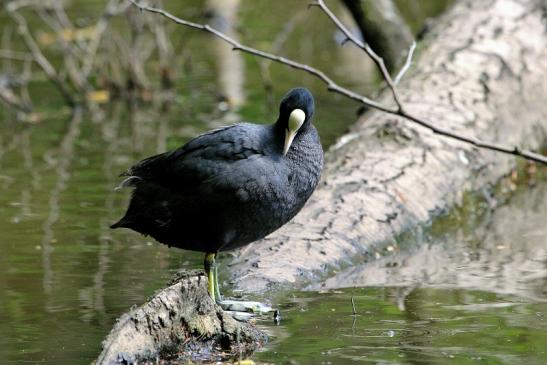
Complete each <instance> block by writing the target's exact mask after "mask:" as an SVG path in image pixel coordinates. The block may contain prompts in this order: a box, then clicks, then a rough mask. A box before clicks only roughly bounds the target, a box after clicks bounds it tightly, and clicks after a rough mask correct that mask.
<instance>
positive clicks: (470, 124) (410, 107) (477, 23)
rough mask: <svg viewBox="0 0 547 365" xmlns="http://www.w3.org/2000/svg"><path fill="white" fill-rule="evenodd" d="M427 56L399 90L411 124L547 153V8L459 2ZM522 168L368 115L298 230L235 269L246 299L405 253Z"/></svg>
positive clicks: (243, 257)
mask: <svg viewBox="0 0 547 365" xmlns="http://www.w3.org/2000/svg"><path fill="white" fill-rule="evenodd" d="M419 48H420V49H419V52H418V56H419V59H417V60H414V65H413V67H412V69H411V70H410V74H409V75H407V76H406V78H405V79H404V80H403V82H402V83H401V84H400V85H399V86H398V89H399V93H400V96H401V99H402V101H403V103H404V104H405V108H406V110H407V111H408V112H410V113H411V114H414V115H417V116H419V117H422V118H425V119H427V120H429V121H430V122H431V123H434V124H438V125H441V126H443V127H445V128H450V129H452V130H454V131H456V132H458V133H460V134H463V135H468V136H473V137H477V138H479V139H483V140H487V141H492V142H499V143H503V144H507V145H510V146H511V145H514V146H521V147H524V148H529V149H535V150H537V149H541V148H542V147H543V146H545V142H546V136H547V118H545V116H546V115H547V102H546V100H547V77H546V75H547V32H546V28H545V2H544V1H542V0H541V1H538V0H460V1H457V2H456V3H455V4H454V6H453V7H452V8H451V9H449V10H448V11H447V13H445V14H444V15H443V16H441V17H440V18H439V19H438V21H437V23H436V24H435V25H434V26H433V27H432V29H431V31H430V32H429V33H428V34H427V35H426V38H425V39H424V41H423V42H422V43H421V44H420V45H419ZM363 57H364V56H363ZM389 96H390V95H389V93H388V92H385V93H384V95H383V99H384V100H388V98H389ZM317 113H318V114H319V113H321V105H318V106H317ZM332 122H333V123H336V121H335V120H333V121H332ZM518 161H519V160H518V159H516V158H514V157H512V156H508V155H504V154H500V153H496V152H492V151H488V150H481V149H477V148H475V147H473V146H471V145H469V144H465V143H461V142H456V141H454V140H450V139H447V138H444V137H441V136H439V135H435V134H433V133H432V132H430V131H429V130H426V129H424V128H422V127H420V126H416V125H414V124H412V123H410V122H409V121H407V120H403V119H401V118H398V117H395V116H393V115H388V114H386V113H382V112H378V111H373V112H369V113H366V114H365V115H364V116H363V117H362V118H361V119H360V120H359V121H358V122H357V124H356V125H355V126H354V127H353V128H352V129H351V131H350V133H348V134H346V135H345V136H343V137H342V138H341V139H340V140H339V142H338V143H336V144H335V145H334V146H333V147H332V148H331V149H330V151H328V153H327V154H326V162H325V170H324V173H323V180H322V183H321V184H320V186H319V187H318V188H317V190H316V192H315V193H314V195H313V196H312V198H311V199H310V201H309V202H308V204H307V205H306V206H305V207H304V209H303V210H302V211H301V212H300V213H299V214H298V215H297V216H296V217H295V219H293V220H292V221H291V222H290V223H289V224H287V225H285V226H284V227H282V228H281V229H280V230H278V231H277V232H275V233H274V234H272V235H270V236H269V237H267V238H266V239H264V240H262V241H259V242H255V243H253V244H252V245H251V246H248V247H246V248H244V249H243V250H242V251H241V252H240V254H239V255H238V257H236V258H235V259H234V260H233V262H232V263H231V264H230V266H231V270H230V274H231V275H232V282H233V283H234V285H235V287H236V289H240V290H243V291H244V292H261V291H266V290H269V289H271V288H275V287H279V286H288V287H290V288H294V287H295V286H296V287H298V286H300V287H301V286H303V285H304V284H306V283H308V282H310V281H317V280H320V279H321V278H325V277H326V276H327V275H328V274H329V272H332V270H333V269H337V268H339V267H344V266H349V265H354V264H359V263H363V262H366V261H369V260H371V259H374V258H376V257H381V256H384V255H386V254H389V252H397V251H398V250H400V249H401V248H400V245H399V242H398V238H399V237H401V235H402V234H403V233H409V232H411V231H412V230H413V229H415V228H417V227H420V226H423V225H425V224H428V222H430V221H431V220H432V219H434V218H435V217H437V216H438V215H439V214H442V213H444V212H447V211H449V210H450V209H451V208H452V207H454V206H455V205H457V204H458V203H459V202H461V199H462V196H463V195H464V192H466V191H478V190H482V189H485V188H488V186H491V185H492V184H495V183H496V182H497V181H498V180H499V179H500V178H501V177H502V176H504V175H505V174H507V173H509V172H510V171H511V169H513V168H514V167H515V166H516V165H517V162H518ZM520 161H522V160H520ZM539 168H544V167H543V166H541V167H539ZM388 248H391V251H388V250H387V249H388Z"/></svg>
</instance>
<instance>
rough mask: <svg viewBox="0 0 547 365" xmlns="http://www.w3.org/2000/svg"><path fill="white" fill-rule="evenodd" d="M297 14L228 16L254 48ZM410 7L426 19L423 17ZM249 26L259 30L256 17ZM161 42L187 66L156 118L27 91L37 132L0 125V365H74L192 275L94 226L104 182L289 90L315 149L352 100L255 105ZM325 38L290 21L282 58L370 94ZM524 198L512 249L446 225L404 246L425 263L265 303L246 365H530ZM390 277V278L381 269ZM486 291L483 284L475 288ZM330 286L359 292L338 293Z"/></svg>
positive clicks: (530, 225) (102, 216)
mask: <svg viewBox="0 0 547 365" xmlns="http://www.w3.org/2000/svg"><path fill="white" fill-rule="evenodd" d="M74 3H78V6H76V5H73V7H72V8H71V9H69V10H70V12H69V13H70V14H71V15H74V16H76V17H82V18H85V17H89V16H92V15H90V14H98V9H101V8H102V6H103V5H104V2H101V1H88V2H74ZM296 3H298V4H300V5H301V6H299V9H300V8H302V9H303V11H304V14H306V13H305V12H306V11H307V10H305V9H306V7H305V3H306V2H294V1H292V0H291V1H288V0H287V1H281V2H279V4H280V5H278V6H270V5H269V4H268V3H267V2H265V1H259V2H256V3H254V2H253V4H254V5H250V2H243V4H244V5H243V6H242V8H241V11H240V12H239V17H240V22H241V23H242V24H244V25H245V26H244V27H243V28H244V29H246V31H244V32H241V37H242V39H243V40H244V41H246V42H248V43H251V44H254V45H256V46H258V47H261V48H263V49H268V47H269V46H271V43H272V41H273V38H274V37H275V35H276V34H277V33H278V32H279V30H280V29H281V28H282V27H283V25H284V24H285V22H286V20H287V9H296V8H295V5H294V4H296ZM425 3H429V5H428V6H431V7H432V8H431V9H429V10H428V11H430V12H433V11H434V10H435V9H433V8H434V7H435V6H436V5H435V4H436V3H438V2H434V1H429V2H424V4H425ZM187 4H190V5H188V6H186V7H185V8H184V9H185V11H187V12H188V13H189V14H196V13H198V12H199V11H200V9H201V7H202V4H201V2H199V1H193V2H188V3H187ZM431 4H433V5H431ZM84 5H85V6H84ZM424 7H425V6H424ZM94 12H95V13H94ZM264 13H268V17H267V18H266V20H264V18H263V17H259V16H261V15H263V14H264ZM179 14H182V15H184V12H183V11H180V12H179ZM4 19H5V18H4V15H3V14H0V20H4ZM258 19H261V20H260V21H258ZM299 19H300V18H299ZM31 25H32V24H31ZM416 28H417V27H416ZM326 30H329V31H326ZM172 34H173V37H179V36H180V37H181V38H184V39H185V40H187V43H184V45H185V46H184V47H186V48H185V49H186V51H184V50H182V49H177V51H176V52H177V55H180V57H181V59H184V60H185V61H181V62H182V65H181V67H182V66H187V67H185V68H184V72H183V73H182V75H180V84H177V90H176V91H177V96H176V99H175V103H174V106H173V107H172V108H171V109H170V110H169V111H167V112H163V113H162V112H160V111H159V108H156V107H154V105H145V106H142V107H140V108H137V109H134V108H131V107H129V106H128V105H127V104H126V103H123V102H120V103H114V104H112V105H109V106H108V107H104V108H102V109H100V110H98V111H95V112H93V113H84V114H83V115H82V116H81V118H71V117H70V116H69V115H68V112H67V111H66V109H65V108H64V107H63V106H62V103H61V101H60V100H59V99H58V98H56V97H55V96H52V95H51V85H49V84H47V83H44V82H42V81H41V80H36V82H35V83H34V85H33V88H32V92H33V94H34V95H35V96H36V97H35V98H34V100H35V102H36V104H37V105H36V107H37V108H38V109H39V110H40V111H41V112H42V113H43V117H42V121H41V122H40V123H39V124H36V125H27V124H22V123H19V122H17V121H16V118H15V117H14V115H13V114H12V113H9V112H7V111H6V110H4V109H2V110H0V117H1V119H0V364H15V363H44V364H87V363H90V362H91V361H92V360H93V359H94V358H95V357H96V356H97V354H98V353H99V351H100V343H101V340H102V339H103V338H104V336H105V335H106V334H107V333H108V332H109V330H110V328H111V327H112V325H113V323H114V321H115V319H116V318H117V317H118V316H119V315H120V314H122V313H123V312H125V311H126V310H127V309H128V308H129V307H131V306H132V305H138V304H141V303H142V302H143V301H145V300H146V298H147V297H148V296H149V295H151V294H153V292H154V291H155V290H157V289H158V288H160V287H161V286H163V285H164V284H165V282H166V281H167V280H168V279H169V277H170V276H171V275H172V273H173V272H174V271H176V270H177V269H179V268H185V267H186V268H195V267H200V266H201V263H202V257H201V254H195V253H191V252H185V251H180V250H175V249H168V248H167V247H164V246H162V245H157V244H156V243H154V242H152V241H151V240H149V239H147V238H145V237H142V236H140V235H138V234H135V233H133V232H130V231H123V230H118V231H111V230H109V229H108V225H109V224H111V223H112V222H114V221H115V220H116V219H117V218H118V217H119V216H120V215H121V214H122V213H123V210H124V208H125V206H126V203H127V198H128V196H127V192H121V193H119V192H115V191H114V190H113V188H114V187H115V186H116V185H117V183H118V182H119V179H118V177H117V176H118V174H119V172H120V171H123V170H124V169H126V168H127V167H128V166H130V164H131V163H132V162H134V161H137V160H139V159H141V158H143V157H146V156H148V155H150V154H154V153H157V152H162V151H165V150H167V149H170V148H174V147H176V146H178V145H180V144H181V143H183V142H184V141H186V140H188V139H189V138H191V137H192V136H194V135H196V134H197V133H200V132H202V131H205V130H208V129H210V128H213V127H216V126H219V125H223V124H227V123H231V122H233V121H238V120H241V119H243V120H255V121H262V122H263V123H269V122H273V121H274V120H275V118H276V108H277V102H278V100H279V97H280V96H281V95H283V94H284V93H285V91H286V90H287V89H288V88H290V87H293V86H297V85H303V86H306V87H308V88H310V89H311V90H312V91H313V93H314V95H315V97H316V104H317V116H316V125H317V126H318V128H319V130H320V134H321V137H322V140H323V143H324V144H325V146H328V145H330V144H331V143H332V142H333V141H334V139H335V137H336V136H338V135H340V134H341V133H342V132H343V131H344V130H345V129H346V128H347V127H348V125H350V124H351V123H352V122H353V121H354V120H355V119H356V115H355V110H356V106H355V105H354V104H353V103H351V102H349V101H347V100H345V99H343V98H341V97H338V96H336V95H333V94H330V93H327V92H326V91H324V87H323V86H322V85H321V84H319V83H318V82H316V81H315V80H313V79H312V78H311V77H309V76H307V75H305V74H302V73H298V72H294V71H290V70H288V69H287V68H283V67H280V66H276V65H272V66H271V75H272V79H273V80H274V89H273V94H272V96H271V97H268V94H267V92H266V91H265V89H264V87H263V85H262V77H261V75H260V72H259V67H258V65H257V62H256V60H254V59H253V58H250V57H242V56H241V55H237V54H235V53H233V52H231V51H229V49H228V50H227V49H226V48H225V47H223V45H221V44H216V43H214V42H211V40H210V39H209V38H208V37H207V36H206V35H204V34H202V33H195V32H191V31H187V30H181V31H180V33H178V31H177V32H175V31H173V32H172ZM179 34H180V35H179ZM310 35H311V36H310ZM334 39H335V35H334V32H333V31H332V28H331V26H330V24H329V23H328V20H326V19H325V18H324V17H322V16H320V15H319V14H316V13H313V14H312V15H303V16H302V17H301V19H300V20H298V23H297V26H296V27H295V30H294V33H293V34H292V36H291V37H290V40H289V41H287V43H286V45H285V46H284V47H283V51H282V53H283V54H286V55H288V56H290V57H294V58H296V59H299V60H301V61H304V62H309V63H311V64H313V65H316V66H318V67H320V68H323V69H325V70H327V71H328V72H329V73H331V74H332V75H334V76H335V77H336V78H337V79H338V80H340V82H341V83H342V84H344V85H348V86H352V87H354V88H355V89H356V90H358V91H362V92H367V91H370V90H372V89H373V88H374V82H373V81H371V80H372V79H374V77H373V76H371V74H370V72H368V70H370V64H369V63H368V62H363V58H362V57H361V54H360V53H359V52H357V51H356V50H352V49H351V48H348V47H344V48H340V47H337V46H336V44H335V41H334ZM188 49H190V50H191V51H190V55H191V57H190V58H189V56H188V52H189V51H188ZM185 52H186V53H185ZM234 65H236V66H234ZM237 65H239V66H237ZM190 66H191V67H190ZM348 70H349V71H348ZM219 95H224V96H227V97H228V99H229V100H230V102H231V103H233V104H234V105H237V106H238V108H236V109H234V110H237V112H236V111H228V112H226V111H224V109H225V107H224V105H223V104H222V102H219ZM268 100H274V103H273V104H272V103H271V102H269V101H268ZM542 184H543V183H542ZM540 186H543V185H540ZM541 189H543V190H539V191H540V192H539V193H537V192H536V193H533V194H535V195H533V194H532V193H531V192H523V193H520V195H519V196H522V197H523V198H522V199H524V200H525V201H528V203H526V204H528V205H526V204H524V203H518V201H519V200H518V199H515V201H517V203H514V207H515V209H514V211H511V213H507V214H508V215H509V216H511V217H515V219H513V220H512V221H511V222H512V224H514V226H515V229H514V230H512V231H514V232H515V233H514V234H513V235H506V234H505V233H503V232H504V231H501V232H502V233H500V236H499V237H494V238H492V237H491V236H488V235H485V230H486V231H487V232H490V231H496V227H499V228H500V229H501V228H503V227H506V226H507V225H508V224H507V221H502V223H496V222H499V221H497V220H493V221H492V222H493V223H491V224H490V226H488V227H487V228H484V227H482V226H481V225H480V222H482V220H480V221H479V220H477V221H476V222H475V221H474V220H473V219H470V220H469V222H471V223H469V222H468V221H456V222H454V223H455V225H456V226H463V227H465V228H466V230H465V232H464V233H465V234H463V233H461V232H460V233H459V236H458V233H457V232H456V233H451V234H449V235H447V238H444V239H442V237H441V239H436V240H434V241H431V242H430V244H429V245H425V246H420V247H426V248H429V249H430V251H427V249H424V248H422V249H421V250H420V249H416V250H414V251H412V250H411V251H410V252H409V253H407V254H406V256H402V255H401V256H393V257H392V256H389V257H390V258H387V257H386V258H384V259H379V260H378V261H377V263H374V265H364V266H363V267H355V268H352V270H354V271H352V270H346V271H342V272H340V273H338V274H337V275H336V276H335V277H334V278H332V279H330V280H329V281H327V282H326V283H325V286H321V285H318V286H317V287H315V288H311V289H312V291H310V292H301V293H294V294H290V295H289V296H285V297H283V298H280V299H276V300H277V301H278V303H276V304H277V305H279V306H280V307H281V308H282V312H283V322H282V324H281V326H279V327H275V326H272V325H270V324H267V325H266V323H265V324H264V325H265V326H266V328H267V330H268V331H269V332H271V334H272V342H271V343H270V344H269V345H268V346H267V348H266V349H264V351H262V352H260V353H258V354H256V355H255V360H260V361H266V362H273V363H276V364H283V363H285V361H286V360H290V359H293V360H295V361H297V363H301V364H318V363H325V364H327V363H333V364H344V363H361V362H363V361H371V362H375V363H386V364H387V363H424V362H430V363H445V362H450V361H452V362H453V363H489V364H495V363H520V364H534V363H537V364H541V363H545V362H547V358H546V355H545V344H546V343H547V339H546V327H545V320H544V315H545V312H546V310H547V309H546V307H545V299H546V295H545V287H546V285H545V276H546V274H545V262H546V258H545V251H546V247H545V242H546V241H547V239H546V237H547V235H546V232H545V227H544V224H543V225H542V224H541V223H538V222H541V221H542V219H543V217H545V210H541V209H539V208H534V209H532V208H530V201H529V200H531V201H535V202H536V203H537V202H545V201H546V195H545V189H544V188H541ZM534 191H538V189H536V190H534ZM526 199H528V200H526ZM512 202H513V201H511V203H510V205H509V206H511V207H513V203H512ZM536 205H537V204H536ZM540 205H541V204H540ZM511 214H512V215H511ZM466 222H467V223H466ZM473 222H475V223H473ZM518 227H521V229H518ZM449 228H450V227H446V231H450V229H449ZM475 228H477V229H475ZM444 229H445V228H442V229H441V231H442V230H444ZM462 235H463V236H464V237H466V239H465V240H461V239H460V238H461V236H462ZM488 237H491V238H488ZM500 237H501V238H503V237H506V238H507V237H509V238H508V239H509V243H510V245H509V244H508V242H505V243H497V241H499V240H500V239H501V238H500ZM483 243H484V244H483ZM499 247H503V248H499ZM505 248H507V250H505ZM431 250H432V251H433V253H431V252H432V251H431ZM435 250H438V253H437V252H436V251H435ZM500 252H501V253H506V254H503V255H498V253H500ZM428 255H429V256H428ZM452 257H453V258H454V260H451V258H452ZM477 257H478V258H482V261H481V260H480V259H475V258H477ZM428 258H429V259H430V260H432V261H435V260H437V259H438V262H439V267H443V268H445V267H447V265H448V264H449V263H454V262H456V263H457V264H454V265H455V266H457V267H455V269H454V270H456V272H457V270H458V269H459V270H460V272H462V271H461V270H463V272H467V273H468V274H469V275H468V276H467V277H466V276H458V277H457V278H454V277H453V276H450V275H448V274H447V275H446V276H443V275H436V274H439V272H440V273H441V274H442V272H441V271H435V272H431V271H428V270H423V271H420V270H418V269H421V268H422V267H425V266H427V267H429V268H430V267H432V265H430V264H429V263H428V262H431V261H427V260H426V259H428ZM494 258H502V259H499V260H495V259H494ZM424 260H426V261H424ZM441 260H444V261H441ZM466 260H468V261H466ZM394 262H396V263H397V265H399V266H398V268H400V271H398V272H396V271H394V270H391V269H390V268H393V265H394V264H393V263H394ZM382 265H383V266H382ZM389 265H391V266H389ZM448 267H449V266H448ZM386 268H387V269H386ZM417 268H418V269H417ZM449 268H450V267H449ZM462 268H463V269H462ZM466 268H468V270H467V269H466ZM481 268H491V269H492V270H490V271H489V270H482V269H481ZM521 269H522V270H521ZM367 270H372V271H371V272H369V271H367ZM405 270H407V271H405ZM454 270H447V271H446V272H448V273H452V272H454ZM519 270H520V271H519ZM420 272H422V274H423V275H419V273H420ZM401 273H402V274H401ZM417 273H418V274H417ZM500 277H501V278H502V279H501V281H500V279H499V278H500ZM364 278H366V279H364ZM469 278H474V279H476V280H475V281H473V280H470V279H469ZM426 279H427V280H426ZM511 279H514V280H511ZM492 282H495V285H492V286H488V285H486V284H485V283H492ZM418 283H422V284H427V285H426V286H427V287H425V288H421V287H418V285H417V284H418ZM469 283H475V284H476V285H475V284H473V285H471V284H469ZM510 284H511V285H510ZM347 286H356V287H363V288H358V289H347V288H346V289H338V288H341V287H347ZM371 286H372V287H371ZM439 288H441V289H439ZM351 296H355V305H356V309H357V313H358V316H356V317H355V318H354V317H352V316H351V314H352V307H351V302H350V298H351ZM265 299H269V298H265ZM354 320H355V321H354Z"/></svg>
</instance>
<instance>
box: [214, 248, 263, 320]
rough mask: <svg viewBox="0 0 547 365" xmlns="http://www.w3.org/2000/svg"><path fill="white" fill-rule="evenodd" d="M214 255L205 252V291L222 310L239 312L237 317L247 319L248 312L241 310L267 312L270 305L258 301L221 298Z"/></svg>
mask: <svg viewBox="0 0 547 365" xmlns="http://www.w3.org/2000/svg"><path fill="white" fill-rule="evenodd" d="M215 256H216V254H215V253H207V254H205V273H206V274H207V280H208V286H207V291H208V292H209V295H210V296H211V299H213V300H214V301H215V302H217V303H218V305H220V306H221V307H222V308H223V309H224V310H227V311H232V312H238V313H240V315H239V317H240V318H242V319H248V318H249V317H248V316H249V314H247V315H245V313H241V312H251V313H268V312H270V311H272V308H271V307H270V306H268V305H265V304H262V303H260V302H248V301H236V300H223V299H222V296H221V295H220V286H219V285H218V267H217V264H216V260H215Z"/></svg>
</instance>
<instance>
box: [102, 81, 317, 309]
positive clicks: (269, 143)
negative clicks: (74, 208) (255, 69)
mask: <svg viewBox="0 0 547 365" xmlns="http://www.w3.org/2000/svg"><path fill="white" fill-rule="evenodd" d="M314 108H315V107H314V101H313V96H312V95H311V93H310V92H309V91H308V90H307V89H305V88H295V89H292V90H290V91H289V92H288V93H287V94H286V95H285V96H284V97H283V99H282V101H281V104H280V107H279V117H278V118H277V121H276V122H275V123H273V124H270V125H258V124H250V123H239V124H235V125H231V126H227V127H223V128H219V129H215V130H212V131H210V132H207V133H204V134H202V135H200V136H198V137H196V138H194V139H192V140H191V141H189V142H188V143H186V144H185V145H184V146H182V147H180V148H178V149H176V150H174V151H170V152H165V153H162V154H159V155H156V156H152V157H149V158H146V159H144V160H142V161H140V162H138V163H137V164H136V165H134V166H133V167H131V168H130V169H129V170H127V171H126V172H125V173H123V174H122V176H127V178H126V179H125V180H124V181H123V182H122V183H121V184H120V186H122V187H123V186H131V187H133V188H134V190H133V194H132V197H131V202H130V203H129V208H128V209H127V212H126V213H125V215H124V217H123V218H121V219H120V220H119V221H118V222H117V223H114V224H113V225H112V226H111V228H119V227H125V228H130V229H132V230H134V231H137V232H140V233H142V234H145V235H150V236H152V237H153V238H155V239H156V240H157V241H159V242H161V243H164V244H167V245H169V246H174V247H178V248H182V249H186V250H194V251H201V252H204V253H205V254H206V255H205V270H206V272H207V275H208V278H209V287H208V289H209V294H210V295H211V297H212V298H213V299H214V300H217V301H220V299H221V298H220V294H219V290H218V278H217V272H216V265H215V255H216V254H217V253H218V252H221V251H226V250H233V249H235V248H238V247H242V246H244V245H247V244H249V243H251V242H253V241H256V240H258V239H261V238H263V237H265V236H266V235H268V234H270V233H271V232H273V231H275V230H276V229H278V228H279V227H281V226H282V225H284V224H285V223H287V222H288V221H289V220H290V219H291V218H293V217H294V216H295V215H296V214H297V213H298V211H300V209H301V208H302V207H303V206H304V203H305V202H306V201H307V200H308V198H309V197H310V195H311V194H312V192H313V191H314V189H315V187H316V186H317V183H318V181H319V177H320V175H321V170H322V168H323V150H322V148H321V143H320V141H319V136H318V134H317V130H316V129H315V127H314V126H313V125H312V117H313V113H314Z"/></svg>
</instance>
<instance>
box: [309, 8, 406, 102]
mask: <svg viewBox="0 0 547 365" xmlns="http://www.w3.org/2000/svg"><path fill="white" fill-rule="evenodd" d="M310 6H317V7H319V8H320V9H321V10H322V11H323V12H324V13H325V14H326V15H327V16H328V17H329V19H330V20H331V21H332V22H333V23H334V25H336V27H337V28H338V29H340V31H341V32H342V33H343V34H344V35H345V36H346V38H347V41H349V42H351V43H353V44H355V45H356V46H357V47H359V48H361V49H362V50H363V51H365V53H366V54H367V55H368V56H369V57H370V58H371V59H372V61H373V62H374V63H375V64H376V66H377V67H378V69H379V70H380V73H381V74H382V77H383V78H384V80H385V81H386V83H387V86H388V87H389V89H390V90H391V94H392V95H393V100H395V103H396V104H397V108H398V109H399V110H398V111H402V110H403V105H402V103H401V101H400V98H399V93H398V92H397V89H396V87H395V83H394V82H393V79H392V78H391V75H390V74H389V71H388V70H387V67H386V64H385V63H384V59H383V58H382V57H380V56H379V55H378V54H377V53H376V52H374V50H373V49H372V48H370V46H369V45H368V43H366V42H365V41H362V40H361V39H359V38H358V37H357V36H355V34H353V33H352V32H350V31H349V29H348V28H346V26H345V25H344V24H342V22H341V21H340V19H338V18H337V17H336V15H334V13H333V12H332V11H331V10H330V9H329V8H328V7H327V5H325V2H324V1H323V0H316V1H315V2H313V3H311V4H310Z"/></svg>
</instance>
